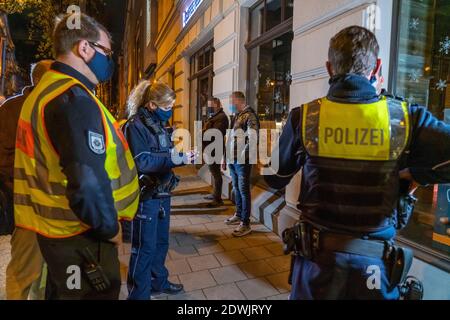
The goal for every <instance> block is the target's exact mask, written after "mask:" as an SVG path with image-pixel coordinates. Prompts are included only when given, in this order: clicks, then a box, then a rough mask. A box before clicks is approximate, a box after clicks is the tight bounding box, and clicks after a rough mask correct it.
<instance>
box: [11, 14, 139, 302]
mask: <svg viewBox="0 0 450 320" xmlns="http://www.w3.org/2000/svg"><path fill="white" fill-rule="evenodd" d="M69 19H70V20H69ZM76 22H79V23H80V28H76V27H75V28H74V26H73V24H74V23H76ZM53 41H54V53H55V57H56V62H55V63H54V64H53V65H52V67H51V70H50V71H48V72H47V73H46V74H45V75H44V76H43V78H42V80H41V82H40V83H39V85H38V86H36V88H35V90H33V92H32V93H31V94H30V96H29V97H28V98H27V100H26V101H25V104H24V106H23V109H22V112H21V114H20V119H19V125H18V131H17V140H16V158H15V168H14V211H15V212H14V213H15V222H16V226H17V227H20V228H25V229H29V230H33V231H35V232H36V233H37V234H38V242H39V247H40V249H41V252H42V255H43V257H44V259H45V260H46V262H47V264H48V281H47V289H48V290H47V292H48V296H47V298H48V299H118V297H119V292H120V284H121V279H120V265H119V260H118V251H117V245H118V244H120V241H121V232H120V224H119V219H132V218H133V217H134V215H135V213H136V210H137V206H138V196H139V190H138V189H139V187H138V180H137V173H136V169H135V165H134V162H133V158H132V155H131V153H130V151H129V148H128V144H127V142H126V140H125V138H124V136H123V134H122V133H121V131H120V128H119V126H118V123H117V122H116V121H115V119H114V118H113V117H112V115H111V114H110V113H109V112H108V110H107V109H106V108H105V106H104V105H103V104H102V103H101V102H100V101H99V100H98V99H97V98H96V96H95V95H94V91H93V90H94V87H95V85H97V84H98V83H100V82H103V81H107V80H108V79H110V78H111V76H112V74H113V70H114V64H113V60H112V51H111V40H110V35H109V34H108V31H107V30H106V29H105V28H104V27H103V26H102V25H101V24H99V23H98V22H96V21H95V20H94V19H92V18H91V17H89V16H86V15H84V14H81V15H79V14H74V15H67V16H65V17H64V18H63V19H62V20H61V21H60V22H59V23H58V24H57V26H56V28H55V31H54V39H53Z"/></svg>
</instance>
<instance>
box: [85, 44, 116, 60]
mask: <svg viewBox="0 0 450 320" xmlns="http://www.w3.org/2000/svg"><path fill="white" fill-rule="evenodd" d="M88 42H89V44H90V45H91V46H93V47H96V48H99V49H102V51H103V52H104V53H105V55H106V56H107V57H108V58H110V59H111V58H112V56H113V54H114V51H112V50H111V49H108V48H107V47H105V46H102V45H101V44H99V43H97V42H91V41H88Z"/></svg>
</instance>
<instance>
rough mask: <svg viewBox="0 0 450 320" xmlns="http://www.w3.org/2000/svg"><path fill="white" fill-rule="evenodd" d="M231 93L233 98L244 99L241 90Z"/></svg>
mask: <svg viewBox="0 0 450 320" xmlns="http://www.w3.org/2000/svg"><path fill="white" fill-rule="evenodd" d="M231 95H232V96H233V97H235V98H238V99H240V100H242V101H245V94H244V93H243V92H242V91H234V92H233V93H232V94H231Z"/></svg>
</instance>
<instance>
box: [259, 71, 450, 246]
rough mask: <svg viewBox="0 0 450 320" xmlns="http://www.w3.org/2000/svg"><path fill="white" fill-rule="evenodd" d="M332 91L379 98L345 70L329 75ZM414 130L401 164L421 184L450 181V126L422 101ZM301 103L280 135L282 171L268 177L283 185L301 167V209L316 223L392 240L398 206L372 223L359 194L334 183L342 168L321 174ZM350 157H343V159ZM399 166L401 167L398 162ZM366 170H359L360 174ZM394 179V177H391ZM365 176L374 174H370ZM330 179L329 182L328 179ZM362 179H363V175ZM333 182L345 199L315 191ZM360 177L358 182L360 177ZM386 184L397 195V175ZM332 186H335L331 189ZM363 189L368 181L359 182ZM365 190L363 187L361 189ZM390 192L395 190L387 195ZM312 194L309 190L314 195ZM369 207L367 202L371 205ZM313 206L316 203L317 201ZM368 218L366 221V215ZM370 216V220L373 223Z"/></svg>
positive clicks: (349, 98)
mask: <svg viewBox="0 0 450 320" xmlns="http://www.w3.org/2000/svg"><path fill="white" fill-rule="evenodd" d="M330 85H331V86H330V90H329V92H328V95H327V99H329V100H331V101H334V102H339V103H361V104H367V103H374V102H377V101H379V99H380V96H378V95H377V93H376V90H375V88H374V87H373V86H372V85H371V84H370V82H369V81H368V80H367V79H366V78H364V77H360V76H357V75H350V74H349V75H344V76H338V77H334V78H332V79H331V80H330ZM409 113H410V119H411V124H410V125H411V134H410V143H409V148H408V151H409V154H408V157H407V160H406V161H405V162H404V163H403V168H410V171H411V173H412V176H413V178H414V180H415V181H417V182H418V183H420V184H422V185H426V184H438V183H448V182H450V147H449V146H450V126H449V125H446V124H445V123H443V122H442V121H439V120H438V119H436V118H435V117H434V116H433V115H432V114H431V113H430V112H428V111H427V110H426V109H425V108H423V107H419V106H410V108H409ZM301 127H302V108H301V107H300V108H295V109H293V110H292V111H291V113H290V115H289V118H288V120H287V123H286V126H285V128H284V130H283V133H282V135H281V137H280V141H279V145H278V148H279V150H280V153H279V157H280V158H279V168H280V169H279V171H278V173H277V175H273V176H266V177H265V180H266V182H267V183H268V184H269V185H270V186H271V187H273V188H275V189H282V188H284V187H285V186H286V185H287V184H288V183H289V182H290V180H291V179H292V177H293V176H294V175H295V174H296V173H297V172H298V171H299V170H300V169H301V168H303V171H302V181H303V182H302V184H301V192H300V197H299V205H298V208H299V209H300V210H301V211H303V213H304V214H305V215H306V216H307V218H309V219H310V220H311V221H312V222H313V223H316V224H318V225H321V226H323V227H327V228H330V229H331V230H334V231H338V232H339V231H343V232H350V233H355V234H357V235H358V236H360V235H361V234H362V235H368V236H370V237H372V238H379V239H387V240H389V239H391V238H393V237H394V236H395V233H396V231H395V217H396V208H395V207H393V208H391V209H390V212H385V213H383V216H379V217H378V222H379V224H378V225H376V224H373V220H374V218H377V217H374V216H372V217H368V216H367V213H366V212H364V209H363V208H364V205H365V204H364V203H361V199H360V198H359V197H352V196H351V195H349V194H346V193H345V191H344V190H337V189H336V187H333V183H334V182H336V179H338V178H337V176H338V175H339V169H337V170H335V169H336V168H331V167H326V168H324V169H325V171H326V170H328V172H327V173H326V172H323V171H322V172H321V173H320V174H317V167H315V165H314V161H315V160H316V159H312V157H310V156H309V155H308V154H307V152H306V150H305V148H304V146H303V142H302V134H301V132H302V128H301ZM346 161H349V160H342V164H345V162H346ZM398 169H399V170H401V169H402V167H401V164H400V163H399V168H398ZM361 175H364V172H360V173H359V176H361ZM392 178H393V179H392V180H394V178H395V177H392ZM340 179H341V180H342V179H344V180H346V179H347V180H349V181H350V180H352V179H354V177H351V176H350V175H347V176H341V177H340ZM365 179H371V177H370V176H369V175H367V176H366V177H365ZM324 180H330V181H324ZM359 180H361V179H359ZM328 182H330V183H331V188H332V193H334V194H341V195H342V198H339V197H332V199H331V200H329V199H327V195H326V194H323V195H322V196H317V194H316V191H314V189H315V188H316V186H317V184H322V185H323V184H324V183H328ZM359 182H360V181H359ZM391 182H392V183H386V189H385V190H384V192H385V194H386V197H389V198H392V197H394V198H395V197H397V198H398V193H399V190H398V180H397V181H391ZM333 188H334V189H333ZM361 188H362V189H364V186H362V187H361ZM362 191H364V190H362ZM388 193H391V195H388ZM314 194H315V196H313V197H312V198H311V195H314ZM317 200H319V203H320V204H319V205H318V206H316V208H313V209H311V206H310V204H315V203H316V202H317ZM343 201H344V202H346V203H347V204H350V205H352V204H354V205H355V207H356V206H361V207H362V209H361V212H360V217H359V216H358V213H356V212H355V213H352V214H348V215H345V214H341V215H340V216H338V217H337V216H336V215H333V214H329V212H326V210H323V208H324V207H330V206H332V205H340V203H342V202H343ZM367 206H369V205H368V204H367ZM313 207H314V206H313ZM364 216H366V217H368V220H367V222H368V223H367V224H366V225H365V224H364V219H361V217H364ZM370 220H372V221H371V222H369V221H370Z"/></svg>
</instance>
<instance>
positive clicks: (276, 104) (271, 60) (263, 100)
mask: <svg viewBox="0 0 450 320" xmlns="http://www.w3.org/2000/svg"><path fill="white" fill-rule="evenodd" d="M291 49H292V33H286V34H284V35H281V36H279V37H277V38H275V39H272V40H269V41H267V42H265V43H263V44H262V45H260V46H258V47H255V48H253V49H251V50H250V69H249V79H250V83H249V90H248V92H249V99H248V101H249V102H250V103H251V106H252V107H253V109H254V110H255V111H256V112H257V113H258V116H259V118H260V121H261V123H263V124H264V126H265V127H273V125H272V123H273V122H283V121H285V120H286V118H287V116H288V114H289V88H290V85H291ZM267 122H270V123H267ZM273 124H274V123H273Z"/></svg>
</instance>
